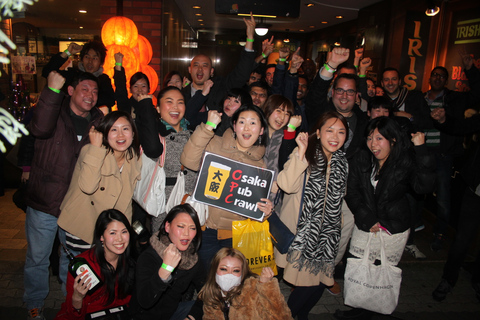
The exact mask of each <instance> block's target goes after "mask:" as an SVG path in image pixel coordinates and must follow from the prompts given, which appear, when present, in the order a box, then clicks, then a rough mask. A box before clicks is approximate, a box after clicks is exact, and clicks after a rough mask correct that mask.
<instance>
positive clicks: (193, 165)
mask: <svg viewBox="0 0 480 320" xmlns="http://www.w3.org/2000/svg"><path fill="white" fill-rule="evenodd" d="M204 151H207V152H211V153H215V154H218V155H220V156H223V157H226V158H229V159H232V160H235V161H240V162H243V163H246V164H250V165H253V166H257V167H262V168H265V163H264V162H263V155H264V154H265V147H264V146H252V147H250V149H248V151H246V152H242V151H239V150H238V149H237V143H236V140H235V138H234V137H233V131H232V129H227V130H226V131H225V133H224V134H223V137H219V136H216V135H215V134H214V132H213V131H210V130H207V128H206V126H205V124H204V123H202V124H200V125H199V126H198V127H197V129H195V132H194V133H193V134H192V136H191V137H190V140H188V142H187V144H186V145H185V147H184V148H183V152H182V156H181V158H180V162H181V163H182V164H183V165H184V166H185V167H187V168H189V169H191V170H194V171H198V170H199V169H200V163H201V161H202V157H203V153H204ZM208 210H209V214H208V219H207V222H206V226H207V227H208V228H210V229H224V230H232V221H238V220H245V219H246V218H244V217H242V216H240V215H238V214H235V213H232V212H230V211H226V210H223V209H220V208H217V207H213V206H210V207H209V208H208Z"/></svg>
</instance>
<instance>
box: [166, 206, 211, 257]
mask: <svg viewBox="0 0 480 320" xmlns="http://www.w3.org/2000/svg"><path fill="white" fill-rule="evenodd" d="M180 213H186V214H188V215H189V216H190V218H192V220H193V223H195V228H196V229H197V233H196V234H195V237H194V238H193V240H192V244H193V247H194V248H195V252H197V251H198V248H200V244H201V243H202V227H201V226H200V220H198V215H197V211H195V209H193V207H192V206H191V205H189V204H188V203H185V204H179V205H178V206H175V207H173V208H172V209H171V210H170V211H169V212H168V213H167V216H166V217H165V219H164V220H163V222H162V224H161V225H160V228H159V231H160V232H159V233H158V238H159V239H160V237H161V236H167V237H168V232H167V231H165V224H166V223H167V222H168V223H170V224H171V223H172V221H173V219H175V217H176V216H178V215H179V214H180Z"/></svg>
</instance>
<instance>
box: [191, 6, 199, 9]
mask: <svg viewBox="0 0 480 320" xmlns="http://www.w3.org/2000/svg"><path fill="white" fill-rule="evenodd" d="M192 8H193V9H201V7H200V6H193V7H192Z"/></svg>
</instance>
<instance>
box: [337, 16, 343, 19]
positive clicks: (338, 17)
mask: <svg viewBox="0 0 480 320" xmlns="http://www.w3.org/2000/svg"><path fill="white" fill-rule="evenodd" d="M335 18H337V19H342V18H343V16H335Z"/></svg>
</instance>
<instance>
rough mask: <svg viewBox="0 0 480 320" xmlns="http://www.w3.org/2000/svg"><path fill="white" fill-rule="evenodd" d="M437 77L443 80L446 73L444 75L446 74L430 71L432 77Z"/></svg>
mask: <svg viewBox="0 0 480 320" xmlns="http://www.w3.org/2000/svg"><path fill="white" fill-rule="evenodd" d="M437 77H439V78H440V79H443V80H445V79H447V75H446V74H443V73H436V72H434V73H432V78H437Z"/></svg>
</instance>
